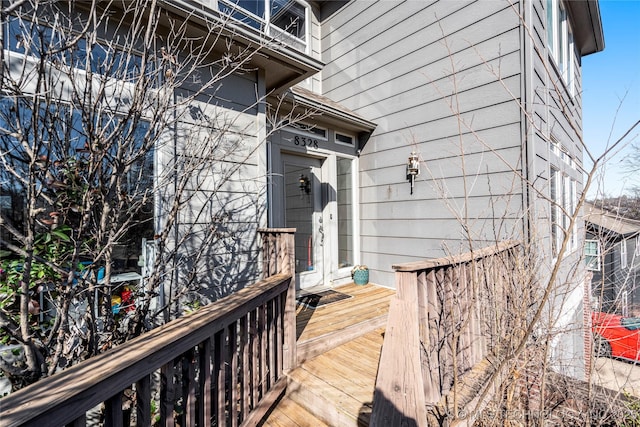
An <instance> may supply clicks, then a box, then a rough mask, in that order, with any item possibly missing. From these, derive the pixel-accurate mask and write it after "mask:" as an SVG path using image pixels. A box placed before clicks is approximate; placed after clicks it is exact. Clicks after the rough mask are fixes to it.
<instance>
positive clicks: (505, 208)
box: [323, 1, 524, 286]
mask: <svg viewBox="0 0 640 427" xmlns="http://www.w3.org/2000/svg"><path fill="white" fill-rule="evenodd" d="M391 9H392V10H393V12H390V11H391ZM515 9H516V10H517V5H515ZM516 10H514V8H512V7H511V5H510V3H509V2H499V1H494V2H461V1H439V2H429V3H427V2H405V3H398V2H350V3H349V4H347V5H346V6H345V7H344V8H343V9H341V10H340V11H339V12H338V13H337V14H334V15H333V16H332V17H331V18H330V19H329V20H327V21H326V22H325V23H323V59H324V60H325V61H326V62H327V66H326V68H325V69H324V70H323V89H324V91H325V94H326V95H328V96H330V97H331V98H332V99H335V100H336V101H339V102H341V103H343V104H344V105H345V106H347V107H348V108H350V109H352V110H354V111H355V112H357V113H358V114H360V115H362V116H363V117H366V118H367V119H369V120H372V121H374V122H375V123H376V124H377V128H376V130H375V132H374V133H373V135H372V137H371V139H370V140H369V141H368V142H367V145H366V146H365V147H364V149H363V151H362V154H361V158H360V183H361V190H360V208H361V212H360V215H361V248H362V262H363V263H365V264H367V265H368V266H369V267H370V269H371V274H372V281H374V282H379V283H381V284H383V285H388V286H392V284H393V274H392V273H391V269H390V267H391V264H392V263H394V262H406V261H411V260H415V259H416V258H424V257H436V256H442V255H444V254H445V252H446V248H449V249H451V248H455V250H458V249H460V250H468V244H466V243H465V241H466V234H465V233H464V230H465V227H463V223H466V225H468V226H470V230H471V233H472V235H473V237H474V238H477V239H478V240H477V241H476V242H474V244H475V245H476V246H478V245H483V244H486V243H487V242H490V241H495V239H496V238H505V237H508V236H512V235H517V236H521V235H522V225H521V221H520V218H521V216H522V211H523V199H522V183H521V182H520V180H519V179H517V178H516V177H517V173H516V172H518V171H521V170H522V164H523V161H524V160H523V156H522V155H523V152H522V138H521V130H520V121H521V112H520V109H519V106H518V102H519V99H520V97H521V65H520V57H521V54H520V33H519V30H518V28H519V20H518V14H517V12H516ZM372 27H373V28H378V29H379V31H377V32H374V35H373V36H372V32H371V28H372ZM412 150H415V151H416V152H417V153H419V155H420V159H421V174H420V176H419V177H418V178H417V180H416V184H415V189H414V193H413V194H410V188H409V183H408V181H407V180H406V179H405V174H406V162H407V157H408V155H409V154H410V153H411V151H412ZM461 154H463V155H461ZM465 216H466V217H467V218H465Z"/></svg>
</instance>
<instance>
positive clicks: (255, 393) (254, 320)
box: [249, 308, 260, 409]
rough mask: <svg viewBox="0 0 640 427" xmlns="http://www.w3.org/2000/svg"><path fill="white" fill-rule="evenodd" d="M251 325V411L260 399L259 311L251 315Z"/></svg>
mask: <svg viewBox="0 0 640 427" xmlns="http://www.w3.org/2000/svg"><path fill="white" fill-rule="evenodd" d="M249 320H250V324H251V358H252V362H251V390H252V391H251V409H253V408H255V407H256V406H257V404H258V400H259V398H260V396H259V395H260V331H259V330H258V327H259V325H258V309H257V308H256V309H255V310H252V311H251V313H249Z"/></svg>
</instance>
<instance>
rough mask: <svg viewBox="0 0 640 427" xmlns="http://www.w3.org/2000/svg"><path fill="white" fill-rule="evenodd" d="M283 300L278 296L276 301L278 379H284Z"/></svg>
mask: <svg viewBox="0 0 640 427" xmlns="http://www.w3.org/2000/svg"><path fill="white" fill-rule="evenodd" d="M282 301H283V299H282V296H281V295H277V296H276V298H275V300H274V304H275V309H276V314H275V317H276V352H277V354H276V359H277V362H276V363H277V373H276V376H277V378H278V379H280V378H282V367H283V364H282V345H283V328H282V323H283V320H284V319H283V318H284V315H283V310H282V308H283V303H282Z"/></svg>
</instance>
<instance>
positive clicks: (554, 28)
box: [546, 0, 576, 96]
mask: <svg viewBox="0 0 640 427" xmlns="http://www.w3.org/2000/svg"><path fill="white" fill-rule="evenodd" d="M546 7H547V23H546V25H547V46H548V48H549V53H550V54H551V57H552V58H553V61H554V62H555V63H556V66H557V67H558V71H559V72H560V76H561V77H562V80H563V81H564V83H565V85H566V87H567V89H568V91H569V94H570V95H571V96H575V68H576V64H575V58H574V57H575V43H574V39H573V31H572V30H571V25H570V23H569V15H568V13H567V10H566V8H565V6H564V4H563V2H562V0H547V4H546Z"/></svg>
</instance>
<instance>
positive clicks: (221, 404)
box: [214, 328, 228, 426]
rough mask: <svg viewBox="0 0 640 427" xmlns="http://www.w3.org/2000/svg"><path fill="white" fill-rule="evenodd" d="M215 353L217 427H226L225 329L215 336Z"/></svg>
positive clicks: (226, 352) (226, 358)
mask: <svg viewBox="0 0 640 427" xmlns="http://www.w3.org/2000/svg"><path fill="white" fill-rule="evenodd" d="M215 342H216V348H215V350H216V352H215V356H216V357H215V359H216V361H215V363H214V369H215V372H216V385H217V386H216V396H217V402H216V415H217V420H218V424H217V425H219V426H226V425H227V420H226V413H227V411H226V409H227V408H226V406H227V405H226V396H225V390H226V372H227V370H226V365H227V362H228V357H227V354H228V351H227V328H224V329H223V330H222V331H220V332H218V333H217V334H216V339H215Z"/></svg>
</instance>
